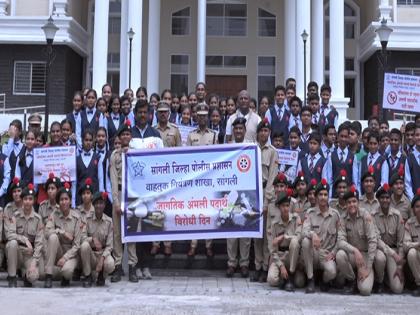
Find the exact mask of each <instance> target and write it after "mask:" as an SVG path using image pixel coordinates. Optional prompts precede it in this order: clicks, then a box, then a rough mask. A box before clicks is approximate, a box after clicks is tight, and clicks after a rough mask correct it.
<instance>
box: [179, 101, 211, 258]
mask: <svg viewBox="0 0 420 315" xmlns="http://www.w3.org/2000/svg"><path fill="white" fill-rule="evenodd" d="M208 114H209V107H208V105H207V104H204V103H203V104H198V105H197V122H198V128H197V129H195V130H193V131H191V132H190V133H189V134H188V137H187V146H200V145H214V144H217V143H218V141H217V132H215V131H214V130H211V129H210V128H208V127H207V126H208V120H209V116H208ZM197 245H198V241H197V240H192V241H191V245H190V249H189V250H188V253H187V256H188V257H191V258H192V257H194V256H195V252H196V249H197ZM206 255H207V257H213V256H214V253H213V250H212V240H206Z"/></svg>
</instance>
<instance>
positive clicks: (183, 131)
mask: <svg viewBox="0 0 420 315" xmlns="http://www.w3.org/2000/svg"><path fill="white" fill-rule="evenodd" d="M177 127H178V130H179V133H180V134H181V142H182V146H183V147H185V146H186V145H187V138H188V134H189V133H190V132H191V131H193V130H195V129H197V128H198V127H190V126H182V125H178V126H177Z"/></svg>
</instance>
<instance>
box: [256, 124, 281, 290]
mask: <svg viewBox="0 0 420 315" xmlns="http://www.w3.org/2000/svg"><path fill="white" fill-rule="evenodd" d="M270 133H271V125H270V123H269V122H268V119H266V118H264V119H263V120H262V121H261V122H260V123H259V124H258V126H257V141H258V145H259V147H260V149H261V164H262V166H261V171H262V184H263V196H264V198H263V199H264V200H263V238H254V253H255V273H254V275H253V277H252V278H251V281H259V282H266V281H267V271H268V260H269V256H270V252H269V251H268V244H267V226H266V224H267V212H268V207H269V204H270V203H272V202H274V201H275V192H274V187H273V181H274V179H275V177H276V175H277V169H278V155H277V151H276V149H274V147H273V146H272V145H271V144H269V143H268V140H269V139H270Z"/></svg>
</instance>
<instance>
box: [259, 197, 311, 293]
mask: <svg viewBox="0 0 420 315" xmlns="http://www.w3.org/2000/svg"><path fill="white" fill-rule="evenodd" d="M290 198H291V190H289V192H280V193H279V195H278V197H277V200H276V201H275V203H272V204H270V205H269V207H270V208H272V210H271V211H272V212H274V211H277V212H280V214H279V215H278V216H276V217H275V219H274V220H273V221H272V224H271V228H270V233H271V238H270V240H271V252H270V254H271V264H270V268H269V269H268V277H267V281H268V283H269V284H270V286H273V287H275V286H283V285H284V289H285V290H286V291H294V287H295V284H296V286H297V287H299V288H301V287H303V286H304V281H305V278H304V277H305V276H304V274H303V273H302V272H301V271H299V270H297V265H298V261H299V250H300V240H301V233H302V221H301V220H300V217H299V215H298V214H297V213H291V212H290Z"/></svg>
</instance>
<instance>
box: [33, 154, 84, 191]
mask: <svg viewBox="0 0 420 315" xmlns="http://www.w3.org/2000/svg"><path fill="white" fill-rule="evenodd" d="M50 173H54V175H55V176H57V177H59V178H60V179H61V180H62V181H64V182H72V181H75V180H76V147H75V146H62V147H42V148H34V183H35V184H43V183H45V182H46V181H47V179H48V175H49V174H50Z"/></svg>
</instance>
